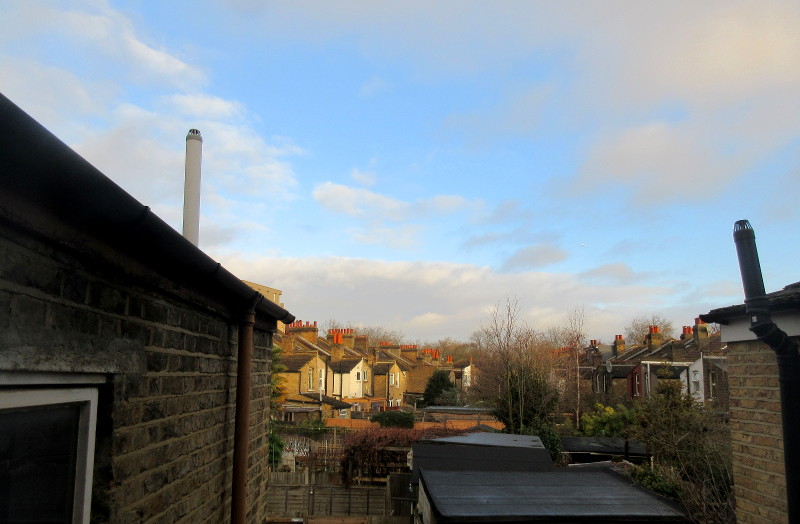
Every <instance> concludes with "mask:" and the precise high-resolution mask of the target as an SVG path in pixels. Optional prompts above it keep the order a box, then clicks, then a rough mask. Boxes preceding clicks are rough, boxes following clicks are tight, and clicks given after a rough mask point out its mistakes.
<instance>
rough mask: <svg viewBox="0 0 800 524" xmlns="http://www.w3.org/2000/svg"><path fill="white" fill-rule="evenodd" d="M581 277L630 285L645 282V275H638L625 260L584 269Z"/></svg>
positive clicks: (599, 281)
mask: <svg viewBox="0 0 800 524" xmlns="http://www.w3.org/2000/svg"><path fill="white" fill-rule="evenodd" d="M579 276H580V278H581V279H583V280H586V281H588V282H594V283H598V284H612V285H628V284H633V283H636V282H643V281H644V280H645V279H644V278H643V277H644V275H637V274H636V273H634V271H633V269H631V267H630V266H629V265H628V264H626V263H624V262H613V263H609V264H604V265H602V266H599V267H596V268H593V269H590V270H588V271H584V272H583V273H581V274H580V275H579Z"/></svg>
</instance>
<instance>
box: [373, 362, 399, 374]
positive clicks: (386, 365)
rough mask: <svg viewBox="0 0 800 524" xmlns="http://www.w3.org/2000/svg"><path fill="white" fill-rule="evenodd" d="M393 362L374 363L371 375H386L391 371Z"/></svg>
mask: <svg viewBox="0 0 800 524" xmlns="http://www.w3.org/2000/svg"><path fill="white" fill-rule="evenodd" d="M393 365H394V362H376V363H375V364H374V365H373V366H372V374H373V375H386V374H388V373H389V370H390V369H392V366H393Z"/></svg>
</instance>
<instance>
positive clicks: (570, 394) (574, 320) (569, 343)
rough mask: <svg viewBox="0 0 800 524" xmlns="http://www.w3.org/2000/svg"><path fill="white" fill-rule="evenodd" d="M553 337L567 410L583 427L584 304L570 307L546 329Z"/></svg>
mask: <svg viewBox="0 0 800 524" xmlns="http://www.w3.org/2000/svg"><path fill="white" fill-rule="evenodd" d="M547 336H548V338H549V339H550V341H551V342H552V343H553V344H554V345H555V346H556V347H558V348H560V349H561V351H560V352H559V358H558V364H557V365H556V373H557V375H558V376H559V379H560V385H561V388H560V392H561V398H562V405H563V408H564V410H565V411H567V410H568V411H573V412H574V413H575V427H576V428H578V429H580V423H581V402H583V401H584V400H585V399H583V398H582V395H581V359H582V358H584V357H585V351H584V349H585V348H586V346H587V333H586V312H585V310H584V308H583V306H577V307H574V308H572V309H570V310H569V311H568V312H567V315H566V317H565V319H564V322H563V323H562V324H561V325H560V326H558V327H554V328H550V329H549V330H548V331H547Z"/></svg>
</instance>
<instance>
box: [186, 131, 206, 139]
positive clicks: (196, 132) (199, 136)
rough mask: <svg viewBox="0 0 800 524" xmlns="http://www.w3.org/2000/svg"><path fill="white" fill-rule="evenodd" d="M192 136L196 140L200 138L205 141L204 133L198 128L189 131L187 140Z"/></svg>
mask: <svg viewBox="0 0 800 524" xmlns="http://www.w3.org/2000/svg"><path fill="white" fill-rule="evenodd" d="M190 138H191V139H194V140H199V141H201V142H202V141H203V135H201V134H200V131H199V130H197V129H190V130H189V133H188V134H187V135H186V140H189V139H190Z"/></svg>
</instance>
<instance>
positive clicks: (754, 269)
mask: <svg viewBox="0 0 800 524" xmlns="http://www.w3.org/2000/svg"><path fill="white" fill-rule="evenodd" d="M733 240H734V243H735V244H736V255H737V257H738V259H739V270H740V272H741V275H742V286H743V288H744V296H745V299H744V305H745V311H746V312H747V316H748V317H749V319H750V331H752V332H753V333H754V334H755V335H756V337H758V339H759V340H761V341H762V342H764V343H765V344H767V345H768V346H769V347H770V348H771V349H772V350H773V351H774V352H775V357H776V360H777V363H778V380H779V384H780V395H781V419H782V423H783V459H784V468H785V470H786V472H785V473H786V509H787V513H788V517H789V523H790V524H800V445H798V443H800V404H799V402H800V353H798V347H797V344H796V343H795V342H793V341H792V340H790V339H789V336H788V335H787V334H786V333H785V332H783V331H782V330H781V329H780V328H779V327H778V326H777V325H776V324H775V323H774V322H773V321H772V318H771V315H770V310H769V299H768V298H767V296H766V293H765V291H764V279H763V276H762V273H761V264H760V262H759V260H758V250H757V249H756V235H755V232H754V231H753V228H752V226H751V225H750V223H749V222H748V221H747V220H739V221H737V222H736V224H735V225H734V229H733Z"/></svg>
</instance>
